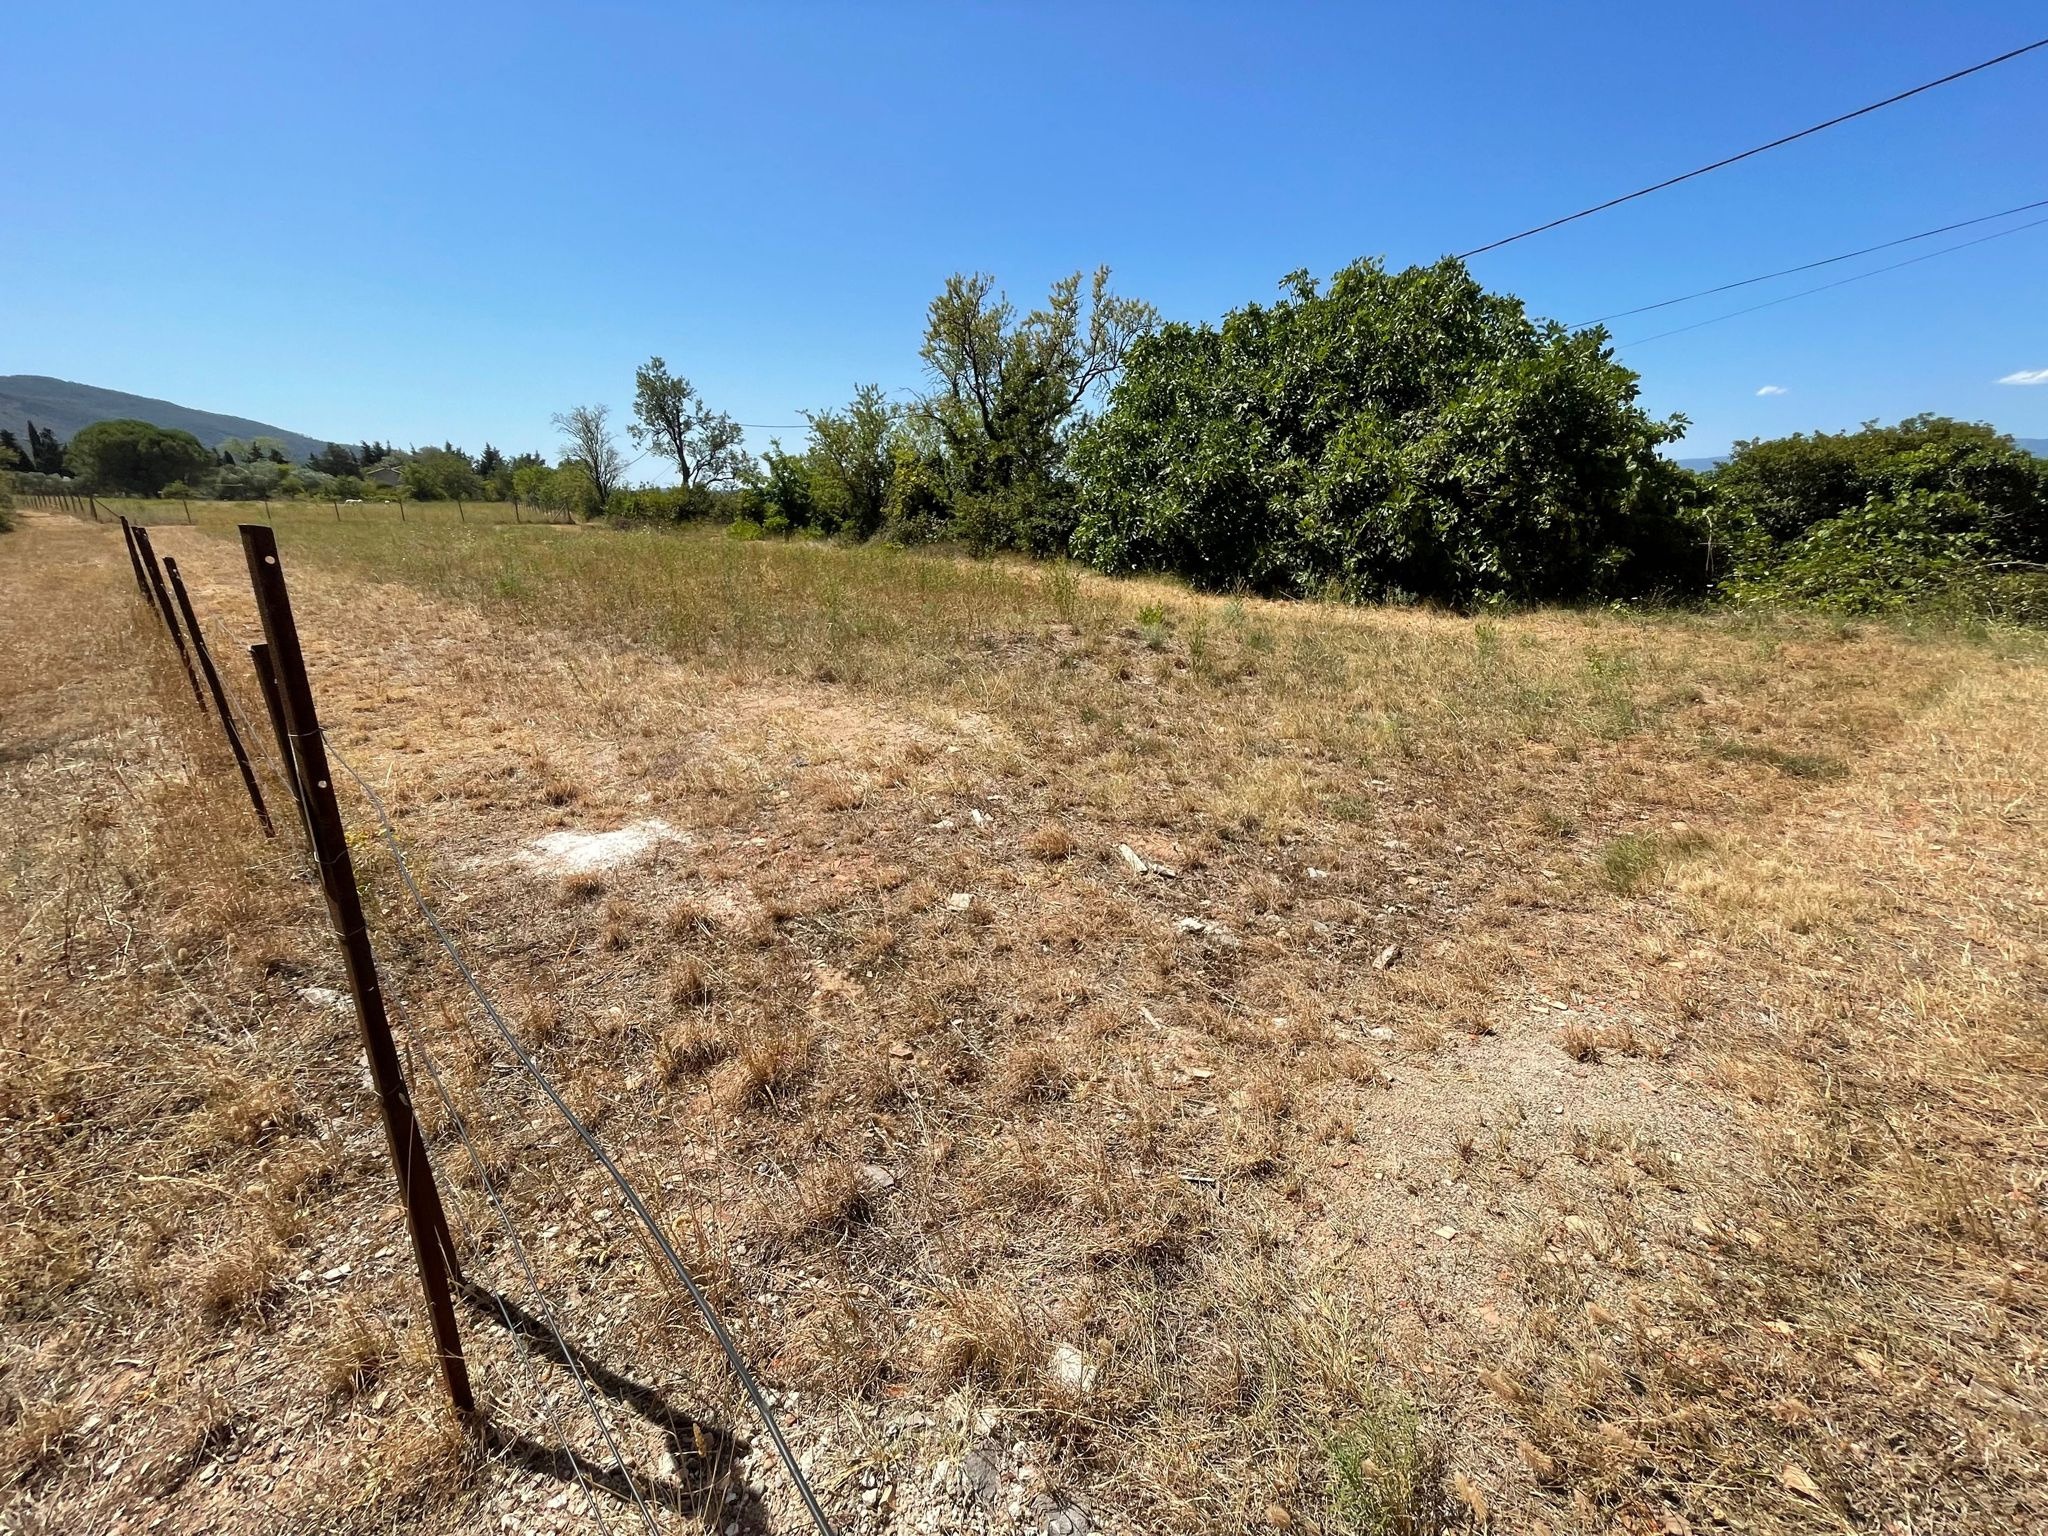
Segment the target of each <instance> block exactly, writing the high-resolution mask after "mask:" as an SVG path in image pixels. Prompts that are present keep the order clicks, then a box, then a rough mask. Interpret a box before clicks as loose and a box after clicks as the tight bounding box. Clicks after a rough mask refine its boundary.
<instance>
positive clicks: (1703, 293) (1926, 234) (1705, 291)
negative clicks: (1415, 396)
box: [1569, 198, 2048, 331]
mask: <svg viewBox="0 0 2048 1536" xmlns="http://www.w3.org/2000/svg"><path fill="white" fill-rule="evenodd" d="M2035 208H2048V198H2043V199H2041V200H2040V201H2039V202H2035V203H2021V204H2020V205H2019V206H2018V207H2017V208H2007V209H2005V210H2004V211H2003V212H2000V213H1987V214H1984V215H1982V216H1981V217H1978V218H1974V219H1960V220H1958V221H1957V222H1955V223H1954V224H1943V225H1941V226H1940V227H1939V228H1937V229H1923V230H1921V231H1920V233H1919V234H1917V235H1901V236H1899V238H1898V239H1896V240H1886V241H1883V242H1881V243H1879V244H1877V245H1866V246H1864V247H1863V249H1862V250H1860V251H1844V252H1843V253H1842V254H1841V255H1839V256H1823V257H1821V259H1820V260H1819V261H1807V262H1801V263H1800V264H1799V265H1798V266H1796V267H1780V268H1779V269H1778V270H1777V271H1775V272H1766V273H1764V274H1763V275H1762V276H1760V277H1745V278H1742V279H1740V280H1738V281H1736V282H1732V283H1722V284H1720V285H1718V286H1717V287H1713V288H1701V289H1699V290H1698V291H1697V292H1694V293H1681V294H1680V295H1679V296H1678V297H1677V298H1675V299H1659V300H1658V301H1657V302H1656V303H1654V304H1638V305H1637V306H1636V307H1635V308H1634V309H1617V310H1615V311H1614V312H1613V313H1612V314H1607V315H1595V316H1594V317H1593V318H1592V319H1590V320H1579V321H1574V322H1573V323H1572V325H1571V326H1570V327H1569V329H1571V330H1574V331H1581V330H1584V329H1585V328H1586V327H1587V326H1589V325H1601V324H1604V323H1605V322H1607V321H1609V320H1621V319H1625V318H1626V317H1628V316H1629V315H1646V314H1648V313H1649V312H1650V311H1651V310H1653V309H1669V308H1670V307H1671V306H1672V305H1674V304H1685V303H1689V302H1690V301H1692V300H1693V299H1704V298H1707V297H1709V296H1710V295H1712V294H1716V293H1726V292H1728V291H1729V290H1730V289H1731V288H1748V287H1751V286H1753V285H1754V284H1757V283H1767V282H1769V281H1770V280H1771V279H1772V278H1774V277H1790V276H1792V274H1793V273H1795V272H1811V271H1812V270H1813V269H1814V268H1816V267H1831V266H1833V265H1834V264H1835V263H1836V262H1840V261H1854V260H1855V259H1856V258H1857V257H1858V256H1870V255H1874V254H1876V253H1877V252H1878V251H1888V250H1890V249H1891V248H1892V247H1893V246H1896V245H1911V244H1912V243H1913V242H1914V241H1915V240H1931V239H1933V238H1934V237H1935V236H1936V235H1946V234H1949V233H1951V232H1952V231H1954V230H1958V229H1968V228H1969V227H1970V226H1971V225H1973V224H1989V223H1990V222H1991V221H1992V220H1993V219H2003V218H2008V217H2010V216H2011V215H2013V214H2015V213H2027V212H2030V211H2032V210H2033V209H2035Z"/></svg>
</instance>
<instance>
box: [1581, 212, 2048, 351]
mask: <svg viewBox="0 0 2048 1536" xmlns="http://www.w3.org/2000/svg"><path fill="white" fill-rule="evenodd" d="M2043 224H2048V218H2040V219H2033V220H2030V221H2029V222H2027V223H2025V224H2015V225H2014V226H2013V227H2012V228H2011V229H2001V230H1998V231H1996V232H1995V233H1993V234H1989V235H1979V236H1978V237H1977V238H1976V239H1974V240H1962V241H1958V242H1957V243H1956V244H1954V245H1944V246H1943V247H1942V248H1941V249H1940V250H1938V251H1929V252H1927V253H1926V254H1925V255H1924V256H1909V257H1907V258H1906V259H1905V260H1904V261H1895V262H1892V263H1891V264H1890V265H1889V266H1883V267H1872V268H1871V269H1870V270H1869V271H1868V272H1858V273H1857V274H1856V275H1855V276H1854V277H1838V278H1836V279H1835V280H1834V281H1833V282H1832V283H1821V284H1819V285H1818V286H1816V287H1813V288H1802V289H1800V290H1799V291H1798V292H1797V293H1787V294H1783V295H1781V296H1780V297H1778V298H1775V299H1766V300H1764V302H1763V303H1761V304H1751V305H1750V306H1749V307H1748V308H1746V309H1732V310H1730V311H1729V312H1728V313H1727V314H1725V315H1715V316H1713V317H1712V318H1711V319H1707V320H1696V321H1694V322H1693V323H1692V324H1691V325H1681V326H1678V327H1676V328H1674V329H1672V330H1668V331H1658V332H1657V333H1656V334H1655V335H1653V336H1638V337H1636V338H1635V339H1634V340H1633V341H1624V342H1620V343H1617V344H1616V346H1615V350H1616V351H1617V352H1620V351H1626V350H1627V349H1628V348H1630V347H1640V346H1641V345H1643V343H1644V342H1648V341H1662V340H1663V339H1664V338H1665V337H1666V336H1678V335H1681V334H1683V333H1684V332H1686V331H1696V330H1698V329H1699V328H1700V327H1701V326H1706V325H1718V324H1720V323H1721V322H1722V321H1723V320H1733V319H1735V318H1737V317H1738V316H1741V315H1753V314H1755V313H1756V312H1757V311H1758V310H1760V309H1770V308H1772V307H1773V306H1774V305H1778V304H1789V303H1791V302H1792V300H1794V299H1803V298H1806V297H1808V296H1809V295H1811V294H1816V293H1825V292H1827V290H1828V289H1830V288H1841V287H1845V286H1847V285H1848V284H1850V283H1860V282H1862V281H1863V280H1864V279H1865V278H1866V277H1882V276H1883V275H1884V274H1885V273H1887V272H1896V271H1898V270H1899V268H1901V267H1912V266H1918V265H1919V264H1920V263H1921V262H1923V261H1932V260H1934V258H1935V257H1937V256H1946V255H1948V254H1949V253H1950V252H1951V251H1962V250H1967V249H1969V247H1971V246H1973V245H1982V244H1984V243H1985V242H1986V241H1988V240H2003V239H2004V238H2005V237H2006V236H2007V235H2017V234H2020V233H2021V232H2023V231H2025V230H2029V229H2035V228H2038V227H2039V226H2040V225H2043Z"/></svg>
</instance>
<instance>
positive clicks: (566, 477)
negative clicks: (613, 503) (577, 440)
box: [512, 460, 598, 517]
mask: <svg viewBox="0 0 2048 1536" xmlns="http://www.w3.org/2000/svg"><path fill="white" fill-rule="evenodd" d="M512 490H513V494H514V495H516V496H517V497H518V498H519V500H521V501H522V502H524V503H525V504H526V505H527V506H530V507H539V508H540V509H541V510H543V511H546V512H566V513H568V514H569V515H570V516H572V517H590V516H593V515H595V513H596V512H597V510H598V497H597V487H596V486H594V485H593V484H591V480H590V473H589V471H588V470H586V469H585V468H584V467H583V466H582V465H581V464H580V463H577V462H575V461H573V460H565V461H563V463H562V464H561V465H560V466H559V467H557V468H554V469H550V468H548V466H547V465H545V464H521V465H520V466H519V467H518V468H516V469H514V470H513V471H512Z"/></svg>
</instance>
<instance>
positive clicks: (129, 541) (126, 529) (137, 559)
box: [121, 517, 149, 599]
mask: <svg viewBox="0 0 2048 1536" xmlns="http://www.w3.org/2000/svg"><path fill="white" fill-rule="evenodd" d="M121 542H122V543H123V544H125V545H127V546H128V564H129V566H130V567H132V568H133V570H134V572H135V590H136V591H138V592H140V593H141V594H142V595H143V597H144V598H145V599H147V598H148V597H149V580H148V578H147V577H145V576H144V575H143V574H142V556H140V555H139V554H137V553H136V552H135V530H134V529H133V528H131V527H130V526H129V525H128V519H127V518H125V517H124V518H122V519H121Z"/></svg>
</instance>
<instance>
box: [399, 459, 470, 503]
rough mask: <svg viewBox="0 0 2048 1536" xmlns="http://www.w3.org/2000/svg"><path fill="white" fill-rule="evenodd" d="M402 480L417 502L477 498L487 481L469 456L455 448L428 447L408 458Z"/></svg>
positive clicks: (402, 472) (400, 467) (402, 469)
mask: <svg viewBox="0 0 2048 1536" xmlns="http://www.w3.org/2000/svg"><path fill="white" fill-rule="evenodd" d="M398 482H399V484H400V485H403V486H404V487H405V492H406V494H407V495H408V496H410V497H412V498H413V499H414V500H415V501H475V500H477V499H478V498H479V497H480V496H481V495H482V494H483V482H482V481H481V480H480V479H479V478H478V477H477V472H476V466H475V465H474V464H472V463H470V461H469V455H468V454H466V453H461V452H459V451H457V450H456V449H453V448H427V449H423V450H422V451H421V452H419V453H416V454H414V455H413V456H412V457H411V458H409V459H407V460H406V461H405V462H404V463H403V464H402V465H400V466H399V470H398Z"/></svg>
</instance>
